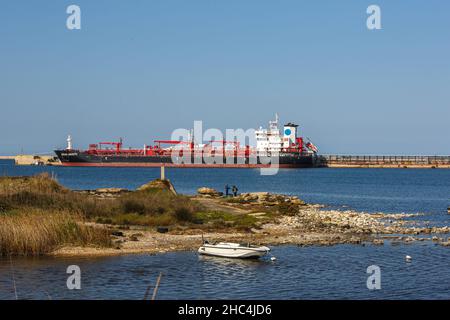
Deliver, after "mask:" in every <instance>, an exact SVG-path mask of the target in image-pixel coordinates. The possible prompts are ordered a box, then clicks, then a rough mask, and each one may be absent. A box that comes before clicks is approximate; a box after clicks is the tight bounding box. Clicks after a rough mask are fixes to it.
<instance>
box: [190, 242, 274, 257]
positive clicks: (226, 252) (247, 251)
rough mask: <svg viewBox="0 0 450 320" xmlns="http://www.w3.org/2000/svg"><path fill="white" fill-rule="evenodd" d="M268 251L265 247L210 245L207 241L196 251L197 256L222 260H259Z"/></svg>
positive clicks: (232, 244)
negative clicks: (207, 256) (202, 255)
mask: <svg viewBox="0 0 450 320" xmlns="http://www.w3.org/2000/svg"><path fill="white" fill-rule="evenodd" d="M269 251H270V248H268V247H265V246H260V247H258V246H252V245H250V244H239V243H232V242H219V243H214V244H210V243H208V242H207V241H205V242H203V245H202V246H201V247H200V248H199V249H198V253H199V254H204V255H209V256H216V257H224V258H259V257H262V256H264V255H265V254H267V253H268V252H269Z"/></svg>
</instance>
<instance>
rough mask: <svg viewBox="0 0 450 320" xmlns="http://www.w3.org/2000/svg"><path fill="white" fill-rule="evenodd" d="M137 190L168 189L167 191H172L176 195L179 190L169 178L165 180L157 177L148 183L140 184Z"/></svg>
mask: <svg viewBox="0 0 450 320" xmlns="http://www.w3.org/2000/svg"><path fill="white" fill-rule="evenodd" d="M137 190H138V191H147V190H167V191H170V192H172V193H173V194H175V195H176V194H177V191H176V190H175V188H174V186H173V185H172V183H171V182H170V181H169V180H167V179H165V180H161V179H155V180H153V181H150V182H149V183H146V184H144V185H142V186H140V187H139V188H138V189H137Z"/></svg>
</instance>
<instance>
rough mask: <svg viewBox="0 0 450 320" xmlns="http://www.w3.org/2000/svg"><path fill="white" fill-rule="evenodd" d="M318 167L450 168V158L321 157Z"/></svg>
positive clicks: (387, 156) (386, 156)
mask: <svg viewBox="0 0 450 320" xmlns="http://www.w3.org/2000/svg"><path fill="white" fill-rule="evenodd" d="M318 166H322V167H330V168H450V156H389V155H385V156H376V155H358V156H354V155H321V156H319V159H318Z"/></svg>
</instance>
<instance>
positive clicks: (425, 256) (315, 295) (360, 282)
mask: <svg viewBox="0 0 450 320" xmlns="http://www.w3.org/2000/svg"><path fill="white" fill-rule="evenodd" d="M272 253H273V254H274V256H276V257H277V260H276V261H270V257H268V256H267V257H264V258H263V259H260V260H234V259H226V258H217V257H208V256H198V255H197V253H196V252H177V253H167V254H160V255H129V256H119V257H107V258H89V259H85V258H14V259H13V260H12V262H13V268H12V269H11V266H10V262H9V260H7V259H6V260H0V298H1V299H14V289H13V284H12V270H13V271H14V278H15V281H16V287H17V293H18V296H19V298H20V299H49V297H51V298H52V299H142V298H143V296H144V294H145V291H146V289H147V287H148V286H149V285H150V286H152V287H153V285H154V284H155V281H156V278H157V276H158V274H159V272H162V273H163V276H162V279H161V284H160V287H159V290H158V298H159V299H433V298H434V299H449V298H450V268H448V265H449V263H450V250H449V248H446V247H442V246H437V245H434V244H432V243H426V242H420V243H417V244H411V245H396V246H393V245H391V244H389V243H388V242H387V245H385V246H371V245H369V246H355V245H337V246H333V247H296V246H279V247H274V248H273V250H272ZM406 255H410V256H412V257H413V260H412V262H410V263H407V262H406V261H405V256H406ZM71 264H76V265H79V266H80V268H81V273H82V275H81V284H82V285H81V286H82V289H81V290H72V291H71V290H68V289H67V287H66V280H67V277H68V276H69V275H68V274H66V268H67V267H68V266H69V265H71ZM370 265H378V266H380V268H381V273H382V284H381V287H382V289H381V290H375V291H371V290H368V289H367V287H366V281H367V277H368V276H369V275H368V274H367V273H366V269H367V267H368V266H370Z"/></svg>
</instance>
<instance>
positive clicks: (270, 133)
mask: <svg viewBox="0 0 450 320" xmlns="http://www.w3.org/2000/svg"><path fill="white" fill-rule="evenodd" d="M297 127H298V125H296V124H293V123H288V124H286V125H285V126H284V128H283V133H280V129H279V128H278V114H275V120H273V121H269V129H263V128H262V127H259V129H258V130H255V135H256V150H257V151H258V152H260V153H264V152H281V151H283V150H286V149H288V148H290V147H292V146H293V145H295V144H296V143H297Z"/></svg>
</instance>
